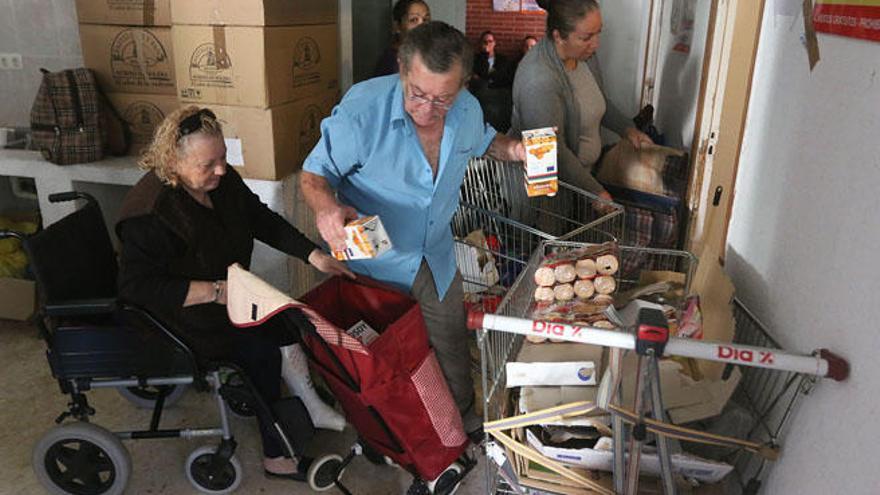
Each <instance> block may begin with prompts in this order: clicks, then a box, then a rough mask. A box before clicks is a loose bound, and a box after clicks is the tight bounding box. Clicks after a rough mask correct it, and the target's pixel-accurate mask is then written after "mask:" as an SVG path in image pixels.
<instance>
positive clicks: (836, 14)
mask: <svg viewBox="0 0 880 495" xmlns="http://www.w3.org/2000/svg"><path fill="white" fill-rule="evenodd" d="M813 25H814V26H815V29H816V31H820V32H823V33H831V34H837V35H840V36H848V37H850V38H861V39H865V40H871V41H880V0H816V2H815V6H814V7H813Z"/></svg>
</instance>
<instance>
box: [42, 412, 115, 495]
mask: <svg viewBox="0 0 880 495" xmlns="http://www.w3.org/2000/svg"><path fill="white" fill-rule="evenodd" d="M33 467H34V474H35V475H36V477H37V480H39V481H40V483H42V485H43V486H44V487H45V488H46V491H47V492H48V493H51V494H59V495H60V494H70V493H89V494H100V495H118V494H121V493H123V492H124V491H125V487H126V485H128V479H129V477H130V476H131V456H129V454H128V450H126V449H125V447H124V446H123V445H122V442H120V441H119V439H118V438H117V437H116V435H114V434H112V433H110V432H109V431H107V430H106V429H104V428H101V427H100V426H98V425H93V424H91V423H85V422H81V421H77V422H75V423H68V424H65V425H61V426H56V427H55V428H52V429H51V430H49V431H48V432H47V433H46V434H45V435H43V437H42V438H41V439H40V441H39V442H37V445H36V447H34V454H33Z"/></svg>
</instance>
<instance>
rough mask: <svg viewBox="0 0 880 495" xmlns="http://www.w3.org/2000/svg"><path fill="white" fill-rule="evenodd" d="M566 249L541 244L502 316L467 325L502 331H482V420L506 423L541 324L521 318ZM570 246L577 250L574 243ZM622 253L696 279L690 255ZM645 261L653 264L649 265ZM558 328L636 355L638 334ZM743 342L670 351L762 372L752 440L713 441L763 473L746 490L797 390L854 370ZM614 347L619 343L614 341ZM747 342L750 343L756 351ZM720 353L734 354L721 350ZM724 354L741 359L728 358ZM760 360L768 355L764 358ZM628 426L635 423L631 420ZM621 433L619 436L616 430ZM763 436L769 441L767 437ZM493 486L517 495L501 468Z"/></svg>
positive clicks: (744, 388)
mask: <svg viewBox="0 0 880 495" xmlns="http://www.w3.org/2000/svg"><path fill="white" fill-rule="evenodd" d="M566 244H569V243H554V242H545V243H543V244H542V245H541V247H540V248H539V250H538V251H537V252H536V253H535V256H534V257H533V258H532V260H531V261H530V263H529V265H528V266H527V268H526V271H525V272H524V273H523V274H522V275H521V277H520V278H519V279H518V281H517V283H516V284H515V286H514V287H513V288H511V290H510V292H509V293H508V295H507V297H506V298H505V299H504V301H502V303H501V305H500V306H499V310H498V312H497V315H485V316H482V315H471V316H469V325H470V326H471V327H476V328H486V329H493V330H502V331H501V332H485V331H484V332H480V335H479V342H480V348H481V351H482V357H483V374H484V390H486V394H485V404H484V414H485V417H486V420H487V422H492V421H496V420H500V419H503V418H504V417H505V414H506V412H507V411H508V410H509V408H508V401H509V397H508V394H507V389H506V388H505V380H506V377H505V364H506V363H507V361H509V360H510V359H511V358H512V357H514V356H516V354H517V353H518V351H519V348H520V347H521V345H522V336H523V335H525V334H528V333H531V332H534V331H535V329H537V328H539V327H540V325H538V324H535V323H533V322H531V321H529V320H527V319H523V318H522V316H524V315H525V312H526V311H528V309H529V307H530V306H531V298H532V293H533V290H534V282H533V274H534V270H535V269H536V268H537V266H538V263H539V262H540V260H541V259H542V258H543V257H544V255H545V254H546V253H548V252H549V250H552V249H555V248H557V247H564V246H565V245H566ZM571 246H576V244H572V245H571ZM620 249H621V252H620V256H621V258H622V259H621V266H623V264H624V262H625V261H626V258H627V257H629V256H638V257H639V258H640V259H641V260H642V261H643V265H644V264H646V265H647V269H651V270H667V271H676V272H680V273H682V274H684V275H685V286H687V285H688V284H689V283H690V278H691V276H692V274H693V272H694V270H695V266H696V260H695V258H694V257H693V256H692V255H690V254H689V253H686V252H681V251H667V250H656V249H648V248H636V247H627V246H621V248H620ZM645 260H648V261H649V262H648V263H645ZM636 280H637V279H633V278H621V280H620V284H621V288H622V289H623V290H626V289H627V288H629V287H632V286H633V284H634V283H635V282H636ZM739 309H741V310H742V309H743V308H742V307H741V306H740V307H739ZM507 317H513V318H507ZM743 320H744V319H743V318H742V314H740V315H739V318H738V322H741V321H743ZM554 327H559V328H558V330H559V331H560V333H556V336H557V337H559V338H561V339H562V340H573V341H580V342H586V343H593V344H599V345H608V346H611V347H617V348H621V349H632V348H634V347H635V343H636V338H635V335H633V334H630V333H627V332H617V331H604V330H598V329H589V328H587V327H578V326H575V325H567V324H561V325H556V324H554ZM600 337H601V339H600ZM738 338H740V339H742V340H741V341H740V342H738V344H723V345H722V344H713V343H710V342H701V341H694V340H688V339H670V341H669V343H668V344H667V347H666V352H667V355H676V356H683V357H692V358H697V359H709V360H715V361H725V362H728V363H731V365H733V364H740V365H744V366H746V367H751V366H758V367H760V368H747V370H746V373H744V375H745V377H746V378H744V382H743V383H742V384H741V388H740V391H739V393H740V395H747V396H750V400H749V401H748V403H749V404H750V406H751V407H753V408H755V410H756V411H757V412H758V414H757V415H756V418H757V421H756V423H755V424H756V426H755V428H754V429H753V431H752V432H750V435H749V437H751V438H750V440H752V441H742V440H738V439H730V440H731V442H730V443H726V444H725V443H724V442H723V441H722V440H724V441H727V440H728V439H719V438H718V437H714V438H713V440H718V442H719V443H717V444H716V445H732V444H735V445H737V446H739V448H738V449H737V450H736V452H734V453H732V454H731V455H730V456H729V459H731V460H732V461H734V462H736V464H737V467H738V468H739V469H740V470H741V472H744V471H749V470H750V472H751V473H754V472H755V470H757V474H750V473H744V474H743V475H744V476H749V477H751V482H750V483H749V484H747V489H750V488H751V489H756V488H757V487H758V486H759V484H758V483H759V482H758V481H757V478H756V477H755V476H756V475H760V470H761V468H762V467H763V461H761V460H759V459H758V457H759V456H758V455H751V456H750V455H748V454H747V453H746V450H741V449H747V450H748V451H751V452H752V453H754V454H760V455H765V456H766V455H768V454H773V453H774V448H775V446H776V445H775V440H776V438H777V436H778V434H779V431H780V429H781V426H782V423H784V421H785V419H786V418H787V417H788V416H789V415H790V412H791V410H792V408H793V404H794V403H795V402H796V398H791V394H792V393H794V392H792V384H797V383H799V384H804V383H809V382H810V381H811V380H815V377H817V376H818V377H830V378H833V379H835V380H842V379H845V378H846V376H847V375H848V372H849V368H848V364H847V363H846V362H845V361H844V360H842V359H840V358H839V357H837V356H834V355H833V354H831V353H830V352H828V351H826V350H822V351H820V352H818V353H817V355H816V356H812V357H810V356H798V355H794V354H787V353H785V352H781V351H776V350H775V348H776V347H778V346H775V345H774V346H771V347H759V346H763V345H767V344H768V343H769V344H772V341H768V340H766V336H763V335H756V336H755V332H742V333H740V335H739V337H738ZM756 339H757V340H756ZM612 341H613V344H612V343H611V342H612ZM742 344H746V345H749V346H750V347H746V346H744V345H742ZM722 347H724V348H725V349H728V350H734V351H736V352H732V353H721V352H718V351H720V350H721V348H722ZM744 351H745V352H748V356H749V358H748V359H744V358H742V356H745V354H743V352H744ZM661 354H662V352H661ZM722 354H725V355H728V354H729V355H732V356H740V357H722ZM751 356H755V358H756V359H754V360H752V359H751ZM758 356H763V357H762V358H761V359H758ZM764 358H766V359H764ZM780 372H781V373H780ZM771 374H775V375H780V377H778V378H781V380H782V381H778V378H777V379H774V380H768V379H767V377H768V375H771ZM806 376H812V377H813V378H811V379H809V380H808V379H805V378H804V377H806ZM753 377H754V378H753ZM749 389H751V390H749ZM786 396H788V397H789V398H788V399H787V400H786V399H785V397H786ZM611 409H615V407H614V406H613V405H612V407H611ZM771 411H772V414H771ZM624 412H628V411H623V410H621V409H620V408H619V407H618V408H616V409H615V411H614V414H615V417H618V415H619V414H622V413H624ZM768 415H769V416H768ZM780 416H781V419H780ZM771 418H772V419H771ZM627 421H630V419H628V420H627ZM770 422H774V423H775V424H777V425H779V426H777V427H776V428H770V427H769V426H768V423H770ZM654 423H656V422H654ZM761 428H763V429H764V430H765V431H760V430H759V429H761ZM615 430H616V431H617V428H616V427H615ZM648 430H649V431H654V432H655V433H663V432H664V431H665V432H666V434H670V435H673V436H674V437H676V438H681V439H691V440H694V441H699V440H697V438H698V437H701V438H704V439H705V438H706V437H709V435H702V434H701V433H699V432H693V431H685V429H681V428H678V427H675V426H674V425H669V427H664V424H663V423H660V424H659V425H651V424H650V420H649V424H648ZM755 433H757V434H755ZM753 434H754V435H753ZM762 435H764V436H763V438H762ZM755 464H757V467H755ZM487 483H488V491H489V493H515V492H513V491H511V490H510V487H509V485H507V484H506V483H505V482H504V481H503V480H502V479H501V476H500V475H499V473H498V472H496V471H495V470H492V469H489V470H487Z"/></svg>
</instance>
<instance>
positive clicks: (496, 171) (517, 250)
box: [452, 158, 624, 301]
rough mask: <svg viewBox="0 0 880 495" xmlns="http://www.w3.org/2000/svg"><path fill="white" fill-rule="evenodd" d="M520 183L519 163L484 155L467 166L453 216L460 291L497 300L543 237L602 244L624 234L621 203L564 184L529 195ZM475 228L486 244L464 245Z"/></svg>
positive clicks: (521, 173) (544, 238) (514, 279)
mask: <svg viewBox="0 0 880 495" xmlns="http://www.w3.org/2000/svg"><path fill="white" fill-rule="evenodd" d="M523 181H524V177H523V170H522V167H521V166H520V165H519V164H515V163H505V162H501V161H497V160H492V159H487V158H473V159H471V161H470V163H469V164H468V168H467V171H466V172H465V176H464V181H463V182H462V186H461V190H460V193H459V208H458V210H457V211H456V212H455V215H454V216H453V218H452V233H453V235H454V236H455V237H456V239H457V242H456V257H457V259H458V266H459V270H460V271H461V274H462V278H463V279H464V282H465V292H468V293H471V294H475V293H486V292H488V293H489V294H490V296H492V297H495V298H496V299H497V301H500V299H501V297H502V296H503V295H504V294H505V293H506V292H507V290H508V289H509V288H510V287H511V286H513V284H514V282H515V281H516V278H517V276H518V275H519V274H520V273H521V272H522V270H523V269H524V268H525V266H526V264H527V263H528V260H529V257H530V256H531V255H532V253H533V252H534V251H535V249H536V248H537V247H538V244H539V243H540V242H541V241H542V240H548V239H549V240H566V241H577V242H593V243H601V242H605V241H609V240H617V239H619V238H621V236H622V235H623V228H624V225H623V219H624V215H623V207H621V206H620V205H617V204H615V203H611V202H608V201H606V200H603V199H601V198H599V197H598V196H596V195H594V194H592V193H589V192H587V191H584V190H582V189H578V188H576V187H574V186H571V185H569V184H566V183H564V182H560V183H559V192H558V193H557V194H556V196H554V197H547V196H539V197H534V198H530V197H528V196H527V195H526V190H525V187H524V185H523ZM477 230H480V231H482V234H483V237H484V238H485V240H486V244H485V245H480V244H478V245H476V246H475V245H473V244H468V243H466V242H465V241H464V238H465V237H467V236H468V235H469V234H471V233H473V232H474V231H477ZM477 259H479V261H477ZM487 262H489V263H492V264H493V265H494V270H493V269H492V266H489V267H488V269H487V267H486V265H485V263H487Z"/></svg>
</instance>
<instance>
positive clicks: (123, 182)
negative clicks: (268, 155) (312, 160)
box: [0, 149, 317, 292]
mask: <svg viewBox="0 0 880 495" xmlns="http://www.w3.org/2000/svg"><path fill="white" fill-rule="evenodd" d="M0 175H5V176H11V177H30V178H33V179H34V181H35V182H36V186H37V199H38V201H39V205H40V214H41V215H42V217H43V224H44V225H50V224H52V223H54V222H56V221H58V220H59V219H61V218H63V217H65V216H67V215H69V214H70V213H73V212H74V210H75V209H76V205H75V204H74V203H73V202H68V203H50V202H49V195H50V194H52V193H56V192H66V191H71V190H75V189H76V188H77V185H78V184H88V186H89V187H88V188H89V191H90V192H91V191H94V190H95V189H96V188H97V189H100V185H106V186H112V187H108V188H107V189H108V194H107V195H100V194H99V195H97V196H98V201H100V202H101V207H102V209H103V210H104V214H105V217H106V218H107V222H108V227H110V228H111V229H112V225H111V224H112V223H113V222H114V221H115V218H116V212H117V211H118V210H119V207H120V204H118V202H119V201H121V199H120V198H119V197H118V196H119V195H118V194H116V195H114V194H110V193H109V190H110V189H118V187H119V186H128V187H131V186H133V185H134V184H136V183H137V181H138V180H139V179H140V178H141V177H142V176H143V175H144V171H143V170H141V169H139V168H138V166H137V158H136V157H130V156H129V157H113V158H108V159H106V160H102V161H100V162H94V163H85V164H79V165H55V164H54V163H50V162H47V161H46V160H44V159H43V157H42V156H41V155H40V153H39V152H37V151H25V150H7V149H0ZM295 177H296V176H290V177H287V178H285V179H282V180H280V181H268V180H254V179H245V183H246V184H247V185H248V187H249V188H250V189H251V190H252V191H253V192H254V193H255V194H256V195H257V196H259V197H260V199H261V200H262V201H263V202H264V203H266V204H267V205H268V206H269V208H271V209H272V210H273V211H276V212H278V213H279V214H280V215H281V216H283V217H284V218H285V219H287V220H288V221H289V222H291V223H294V222H295V217H294V215H293V210H294V208H293V206H294V205H293V202H291V201H290V198H287V199H288V201H285V196H287V195H292V194H295V190H296V180H295ZM107 198H110V199H107ZM111 203H112V204H111ZM302 207H303V208H305V206H304V205H303V206H302ZM310 237H312V238H313V239H315V240H317V239H316V238H314V237H313V236H310ZM111 238H113V239H115V235H113V234H112V232H111ZM299 267H302V270H308V269H307V268H305V266H304V265H302V263H299V262H298V261H291V262H290V263H288V256H287V255H285V254H284V253H281V252H279V251H276V250H275V249H273V248H270V247H268V246H266V245H264V244H262V243H260V242H257V243H256V245H255V247H254V255H253V261H252V265H251V269H252V271H253V272H254V273H256V274H257V275H259V276H260V277H262V278H263V279H264V280H266V281H267V282H269V283H270V284H272V285H274V286H275V287H278V288H279V289H281V290H283V291H285V292H290V289H291V280H298V279H300V278H301V277H300V276H296V274H294V273H293V271H299ZM300 275H301V274H300Z"/></svg>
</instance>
